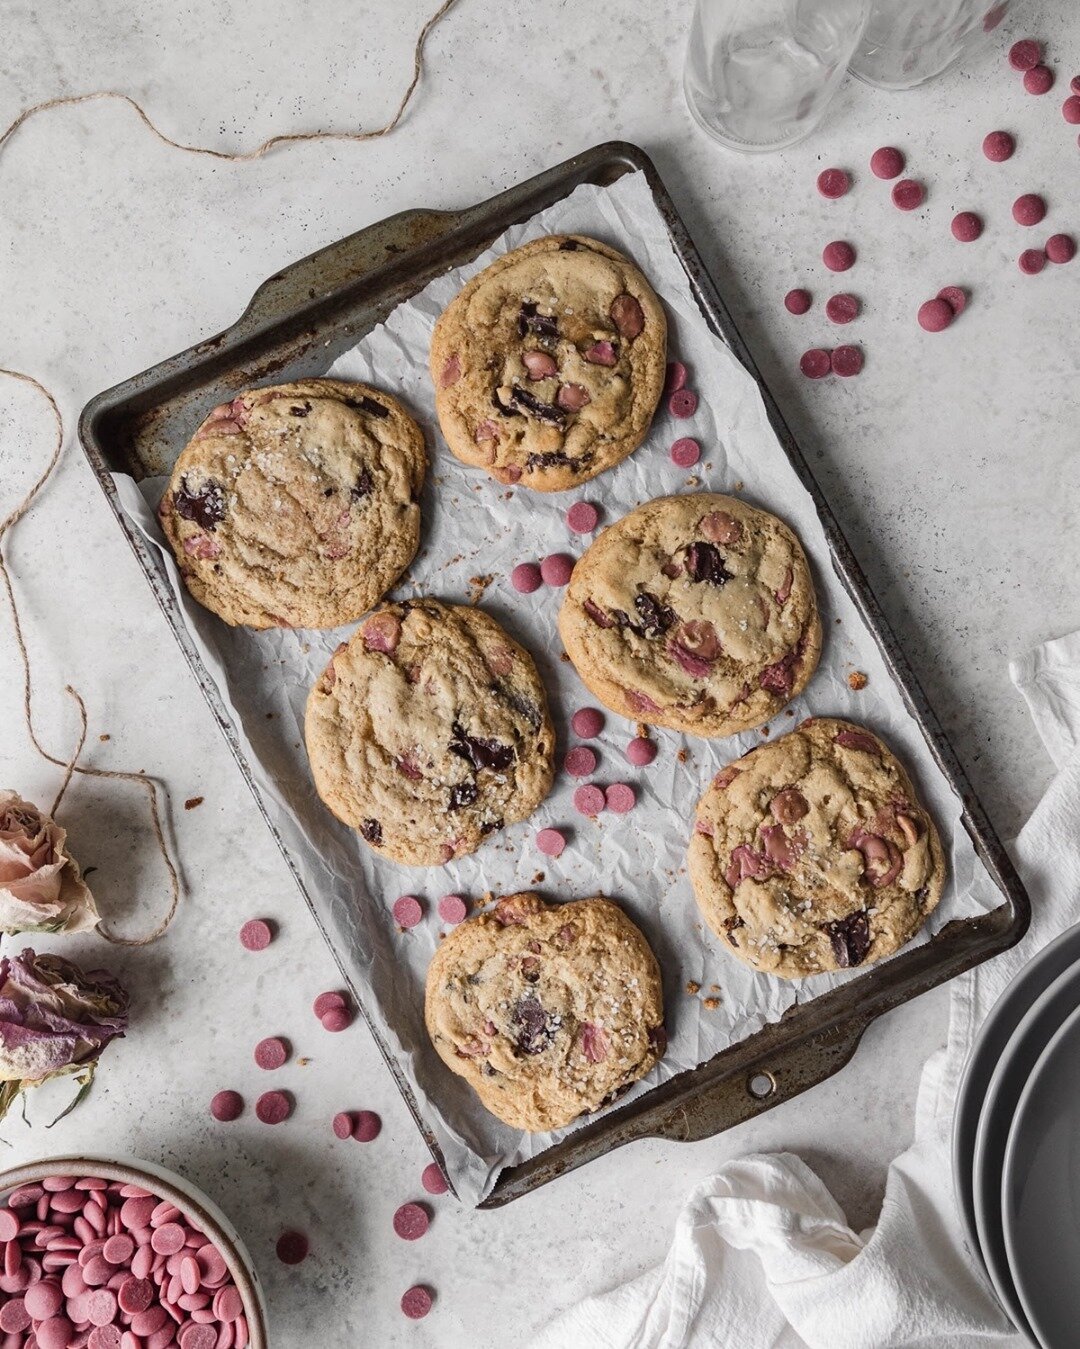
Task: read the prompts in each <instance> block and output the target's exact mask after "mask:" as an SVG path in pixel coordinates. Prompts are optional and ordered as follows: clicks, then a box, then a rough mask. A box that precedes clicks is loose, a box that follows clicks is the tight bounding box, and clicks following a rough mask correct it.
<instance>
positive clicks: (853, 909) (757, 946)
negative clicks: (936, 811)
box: [687, 717, 946, 979]
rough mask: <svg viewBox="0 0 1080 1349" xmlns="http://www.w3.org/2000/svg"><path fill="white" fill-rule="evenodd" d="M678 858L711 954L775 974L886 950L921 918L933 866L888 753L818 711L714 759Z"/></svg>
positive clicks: (862, 960)
mask: <svg viewBox="0 0 1080 1349" xmlns="http://www.w3.org/2000/svg"><path fill="white" fill-rule="evenodd" d="M687 863H688V870H689V873H690V880H691V883H692V885H693V887H694V895H695V897H696V899H697V902H698V907H699V908H700V909H701V912H702V914H703V916H704V917H705V920H706V921H707V922H708V924H709V926H710V927H711V928H712V930H713V931H714V932H715V933H716V935H717V936H718V937H719V938H720V944H721V946H722V947H723V948H724V950H726V951H729V952H731V953H733V954H734V955H736V956H738V957H739V959H740V960H744V961H745V962H746V963H747V964H748V965H752V966H753V968H754V969H756V970H762V971H764V972H765V973H768V974H776V975H780V976H781V977H782V978H785V979H801V978H804V977H805V976H807V975H812V974H822V973H825V972H832V971H835V970H844V969H850V968H853V967H855V966H861V965H871V964H873V963H874V961H876V960H882V959H884V958H885V957H886V956H890V955H892V954H893V952H894V951H897V950H899V949H900V947H901V946H903V945H904V943H905V942H907V941H910V940H911V938H912V937H913V936H914V935H915V934H916V933H917V932H918V931H919V929H920V928H921V927H922V925H923V924H924V923H925V922H926V919H927V916H928V914H930V913H931V912H932V910H933V909H934V908H935V906H936V905H937V903H938V901H939V900H940V899H941V893H942V890H943V888H944V885H945V875H946V864H945V855H944V852H943V851H942V847H941V840H940V838H939V837H938V832H937V829H936V828H935V826H934V822H933V820H932V819H931V818H930V816H929V814H928V813H927V811H926V810H925V808H924V807H923V806H922V805H921V804H920V803H919V800H918V797H917V796H916V794H915V789H914V787H913V786H912V784H911V780H910V778H909V777H908V776H907V774H906V773H905V771H904V769H903V767H902V765H901V764H900V762H899V761H898V760H897V759H896V757H895V756H894V755H893V753H892V752H891V750H890V749H889V748H888V746H887V745H886V744H885V743H884V742H883V741H882V740H880V739H879V738H878V736H876V735H874V734H873V733H872V732H870V731H868V730H866V729H865V727H862V726H855V725H852V723H851V722H848V721H838V720H834V719H832V718H829V717H812V718H810V719H808V720H807V721H804V722H803V723H802V724H801V725H800V726H799V727H797V729H796V730H794V731H791V732H789V733H788V734H787V735H784V736H781V737H780V738H779V739H778V740H773V741H770V742H769V743H768V744H764V745H759V746H758V747H757V748H756V749H752V750H751V751H750V752H749V753H748V754H744V755H743V757H742V758H741V759H737V760H736V761H735V762H734V763H732V764H729V765H728V766H727V767H726V768H724V769H721V771H720V772H719V773H718V774H717V775H716V777H715V778H714V779H713V781H712V784H711V786H710V787H709V788H708V790H707V791H706V792H705V795H704V796H703V797H702V798H701V801H700V803H699V805H698V809H697V817H696V820H695V824H694V834H693V837H692V839H691V843H690V850H689V854H688V857H687Z"/></svg>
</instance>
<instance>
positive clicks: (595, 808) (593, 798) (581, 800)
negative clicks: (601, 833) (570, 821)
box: [574, 783, 606, 818]
mask: <svg viewBox="0 0 1080 1349" xmlns="http://www.w3.org/2000/svg"><path fill="white" fill-rule="evenodd" d="M605 804H606V802H605V800H604V793H603V792H602V791H601V790H600V788H599V787H596V786H594V785H593V784H592V783H587V784H586V785H585V786H583V787H579V788H578V789H577V791H576V792H575V793H574V809H575V810H576V811H577V812H578V814H579V815H588V816H589V817H590V818H595V817H596V816H597V815H599V814H600V812H601V811H602V810H603V809H604V806H605Z"/></svg>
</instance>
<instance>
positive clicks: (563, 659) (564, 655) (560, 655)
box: [559, 651, 570, 665]
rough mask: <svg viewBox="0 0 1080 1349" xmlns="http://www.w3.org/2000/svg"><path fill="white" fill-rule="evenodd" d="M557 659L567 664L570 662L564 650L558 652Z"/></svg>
mask: <svg viewBox="0 0 1080 1349" xmlns="http://www.w3.org/2000/svg"><path fill="white" fill-rule="evenodd" d="M559 659H560V660H562V661H565V662H566V664H567V665H569V664H570V657H569V656H568V655H567V654H566V652H565V651H560V652H559Z"/></svg>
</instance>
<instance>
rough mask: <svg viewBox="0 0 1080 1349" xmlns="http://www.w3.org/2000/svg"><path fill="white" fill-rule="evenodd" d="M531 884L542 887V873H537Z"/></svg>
mask: <svg viewBox="0 0 1080 1349" xmlns="http://www.w3.org/2000/svg"><path fill="white" fill-rule="evenodd" d="M532 883H533V885H543V883H544V873H543V872H542V871H538V872H537V873H536V875H535V876H534V877H533V878H532Z"/></svg>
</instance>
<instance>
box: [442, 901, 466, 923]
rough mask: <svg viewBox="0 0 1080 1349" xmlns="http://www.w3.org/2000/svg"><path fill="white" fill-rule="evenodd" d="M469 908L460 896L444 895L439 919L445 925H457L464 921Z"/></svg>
mask: <svg viewBox="0 0 1080 1349" xmlns="http://www.w3.org/2000/svg"><path fill="white" fill-rule="evenodd" d="M468 912H469V906H468V905H467V904H466V903H465V901H464V900H463V899H462V898H461V896H460V895H443V897H442V899H440V900H439V917H440V918H441V919H442V920H443V922H444V923H450V924H457V923H460V922H463V921H464V918H465V915H466V914H467V913H468Z"/></svg>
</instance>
